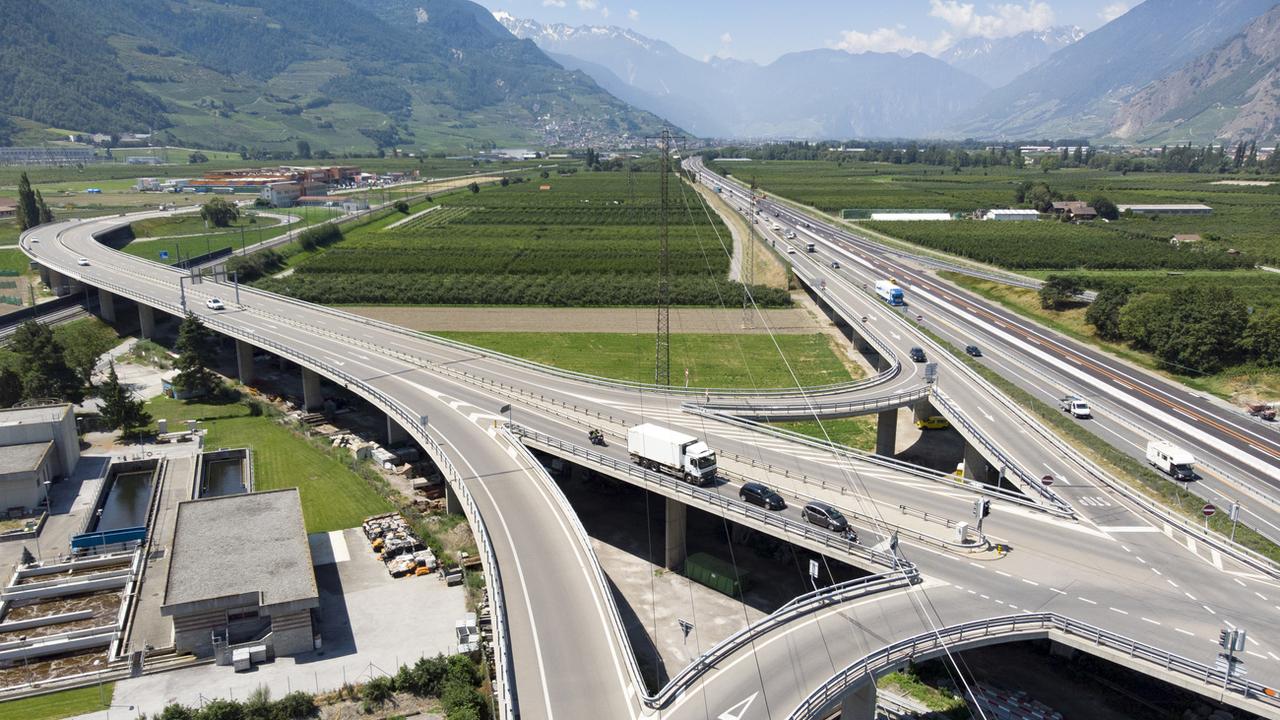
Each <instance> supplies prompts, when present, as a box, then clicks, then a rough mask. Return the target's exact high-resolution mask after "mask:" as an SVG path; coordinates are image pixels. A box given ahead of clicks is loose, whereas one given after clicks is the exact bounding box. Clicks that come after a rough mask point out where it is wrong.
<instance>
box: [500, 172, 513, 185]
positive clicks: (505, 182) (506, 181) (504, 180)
mask: <svg viewBox="0 0 1280 720" xmlns="http://www.w3.org/2000/svg"><path fill="white" fill-rule="evenodd" d="M498 184H499V185H501V186H502V187H506V186H508V185H510V184H511V178H509V177H507V176H506V175H503V176H502V179H501V180H499V181H498Z"/></svg>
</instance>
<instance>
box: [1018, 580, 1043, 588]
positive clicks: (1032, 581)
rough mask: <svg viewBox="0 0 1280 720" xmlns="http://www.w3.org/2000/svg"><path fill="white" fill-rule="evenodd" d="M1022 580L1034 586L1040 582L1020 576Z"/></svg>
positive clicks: (1037, 585) (1038, 585)
mask: <svg viewBox="0 0 1280 720" xmlns="http://www.w3.org/2000/svg"><path fill="white" fill-rule="evenodd" d="M1022 582H1024V583H1026V584H1028V585H1035V586H1036V587H1040V583H1038V582H1036V581H1035V580H1028V579H1026V578H1022Z"/></svg>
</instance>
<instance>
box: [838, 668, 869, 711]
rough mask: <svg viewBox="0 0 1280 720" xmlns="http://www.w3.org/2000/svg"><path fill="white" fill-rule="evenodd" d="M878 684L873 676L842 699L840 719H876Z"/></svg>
mask: <svg viewBox="0 0 1280 720" xmlns="http://www.w3.org/2000/svg"><path fill="white" fill-rule="evenodd" d="M875 717H876V684H875V681H873V680H872V679H871V678H867V682H865V683H863V685H862V687H860V688H858V689H857V690H854V691H853V692H851V693H849V694H848V695H845V696H844V699H843V700H841V701H840V720H875Z"/></svg>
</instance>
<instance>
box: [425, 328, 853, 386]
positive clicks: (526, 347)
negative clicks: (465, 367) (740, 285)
mask: <svg viewBox="0 0 1280 720" xmlns="http://www.w3.org/2000/svg"><path fill="white" fill-rule="evenodd" d="M435 334H436V335H440V336H441V337H446V338H449V339H452V340H458V341H460V342H465V343H469V344H471V345H478V346H480V347H485V348H489V349H492V350H497V351H499V352H504V353H507V354H508V355H515V356H518V357H522V358H527V359H529V360H535V361H537V362H541V363H545V364H547V365H553V366H555V367H559V368H563V369H565V370H573V371H576V372H583V373H589V374H592V375H599V376H601V377H607V378H614V379H618V380H628V381H633V382H644V383H651V382H653V362H654V337H653V335H648V334H645V335H638V334H629V333H557V334H550V333H499V332H440V333H435ZM775 340H776V341H777V346H775V345H774V341H775ZM779 350H781V353H779ZM784 358H785V362H784ZM788 366H789V367H790V369H788ZM686 368H688V370H689V387H715V388H792V387H796V386H797V384H799V385H805V386H810V385H826V384H830V383H838V382H845V381H848V380H850V379H852V378H851V376H850V374H849V371H848V370H847V369H846V368H845V366H844V364H843V363H841V361H840V358H839V357H838V356H837V355H836V354H835V352H834V351H833V350H832V347H831V345H830V342H829V341H828V339H827V336H825V335H820V334H814V335H776V336H773V337H772V338H771V337H769V336H768V335H699V334H679V335H672V336H671V382H672V384H675V385H682V384H684V371H685V369H686ZM792 372H794V373H795V376H794V378H793V377H792Z"/></svg>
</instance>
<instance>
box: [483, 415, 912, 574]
mask: <svg viewBox="0 0 1280 720" xmlns="http://www.w3.org/2000/svg"><path fill="white" fill-rule="evenodd" d="M507 430H508V431H509V432H510V433H511V434H512V435H513V436H519V437H521V438H528V439H529V440H531V441H532V442H534V443H537V444H539V445H543V446H545V447H550V448H555V449H557V450H562V451H564V452H567V453H569V454H570V455H573V456H575V457H580V458H582V459H584V460H586V461H588V462H593V463H596V464H598V465H604V466H605V467H608V468H612V469H613V470H617V471H619V472H622V473H626V474H627V475H629V476H631V477H634V478H636V479H637V480H639V481H640V482H642V483H644V484H648V485H658V486H660V487H663V488H665V489H666V490H668V491H671V492H674V493H675V494H676V495H683V496H686V497H688V498H691V499H694V500H697V501H699V502H702V503H705V504H708V505H711V506H713V507H716V508H718V509H720V510H722V511H725V512H732V513H734V514H735V515H740V516H742V517H745V518H748V519H750V520H753V521H755V522H757V523H760V524H761V525H765V526H768V527H772V528H775V529H777V530H779V531H780V532H781V533H782V534H783V535H790V536H798V537H800V538H802V539H804V540H807V541H809V542H813V543H816V544H818V545H822V546H823V547H827V548H830V549H832V550H837V551H841V552H844V553H846V554H848V555H851V556H855V557H859V558H861V559H863V560H865V561H867V562H871V563H875V564H876V565H880V566H881V567H887V568H889V569H891V570H900V569H906V568H910V569H914V568H915V565H914V564H912V563H910V562H909V561H907V560H904V559H902V558H900V557H898V556H897V555H896V554H893V553H884V552H880V551H877V550H873V549H872V548H869V547H866V546H865V545H860V544H858V543H855V542H852V541H849V540H846V539H845V538H843V537H841V536H839V535H836V534H835V533H832V532H828V531H825V530H821V529H819V528H818V527H817V526H816V525H811V524H809V523H802V522H797V521H795V520H791V519H788V518H785V517H779V516H778V515H777V514H776V513H771V512H769V511H767V510H761V509H759V508H757V507H755V506H754V505H747V504H746V503H740V502H737V501H734V500H732V499H730V498H726V497H724V496H723V495H721V494H720V493H717V492H713V491H711V490H707V489H706V488H701V487H697V486H695V485H690V484H689V483H686V482H684V481H682V480H678V479H676V478H674V477H672V476H670V475H665V474H663V473H659V472H654V471H652V470H646V469H644V468H642V467H640V466H639V465H636V464H634V463H630V462H624V461H622V460H618V459H617V458H614V457H611V456H609V455H603V454H601V453H597V452H594V451H591V450H588V449H587V448H584V447H582V446H581V445H575V444H573V443H568V442H565V441H563V440H560V439H559V438H556V437H552V436H550V435H547V434H545V433H540V432H538V431H536V430H530V429H529V428H526V427H522V426H520V425H516V424H508V425H507Z"/></svg>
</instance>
